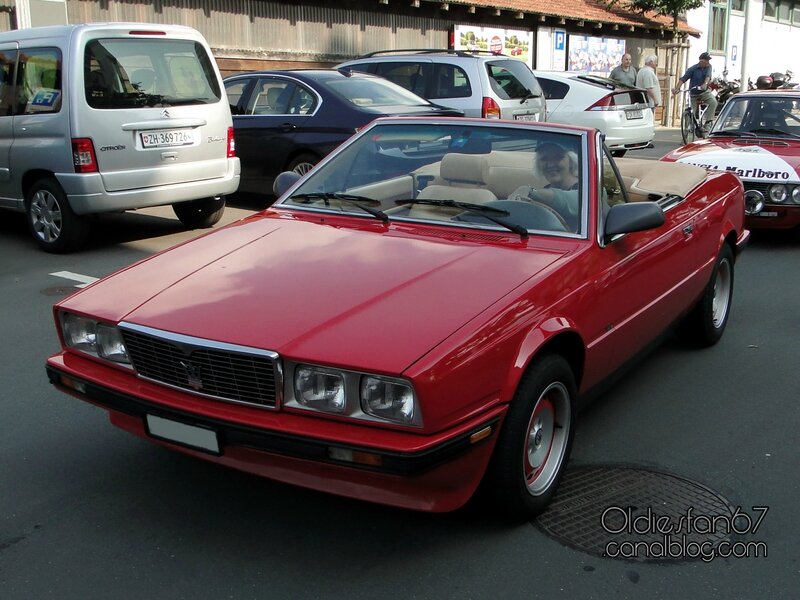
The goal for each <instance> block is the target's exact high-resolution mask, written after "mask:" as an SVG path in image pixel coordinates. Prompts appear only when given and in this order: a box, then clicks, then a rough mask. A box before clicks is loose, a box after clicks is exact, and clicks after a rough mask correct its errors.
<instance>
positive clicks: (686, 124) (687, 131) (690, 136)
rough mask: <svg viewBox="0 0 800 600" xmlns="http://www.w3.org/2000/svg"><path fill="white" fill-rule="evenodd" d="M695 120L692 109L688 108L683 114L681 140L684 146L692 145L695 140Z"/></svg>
mask: <svg viewBox="0 0 800 600" xmlns="http://www.w3.org/2000/svg"><path fill="white" fill-rule="evenodd" d="M695 133H696V132H695V128H694V119H693V118H692V109H690V108H687V109H686V110H684V111H683V112H682V113H681V138H682V139H683V143H684V144H690V143H691V142H693V141H694V138H695Z"/></svg>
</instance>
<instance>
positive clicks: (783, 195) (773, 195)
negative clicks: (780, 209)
mask: <svg viewBox="0 0 800 600" xmlns="http://www.w3.org/2000/svg"><path fill="white" fill-rule="evenodd" d="M788 197H789V190H787V189H786V186H785V185H783V184H782V183H781V184H778V185H771V186H770V188H769V199H770V200H771V201H772V202H778V203H780V202H786V199H787V198H788Z"/></svg>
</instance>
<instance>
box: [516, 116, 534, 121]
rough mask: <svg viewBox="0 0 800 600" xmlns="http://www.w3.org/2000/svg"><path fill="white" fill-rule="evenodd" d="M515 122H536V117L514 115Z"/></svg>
mask: <svg viewBox="0 0 800 600" xmlns="http://www.w3.org/2000/svg"><path fill="white" fill-rule="evenodd" d="M514 118H515V119H516V120H517V121H536V120H537V119H536V115H514Z"/></svg>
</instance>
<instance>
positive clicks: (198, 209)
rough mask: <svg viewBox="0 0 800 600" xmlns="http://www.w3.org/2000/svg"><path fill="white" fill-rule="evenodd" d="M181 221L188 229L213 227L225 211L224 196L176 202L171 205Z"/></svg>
mask: <svg viewBox="0 0 800 600" xmlns="http://www.w3.org/2000/svg"><path fill="white" fill-rule="evenodd" d="M172 210H173V211H175V216H177V217H178V218H179V219H180V220H181V223H183V224H184V225H186V227H188V228H189V229H206V228H208V227H213V226H214V225H215V224H216V223H218V222H219V220H220V219H221V218H222V213H224V212H225V198H224V197H222V196H219V197H214V198H201V199H200V200H190V201H189V202H176V203H175V204H173V205H172Z"/></svg>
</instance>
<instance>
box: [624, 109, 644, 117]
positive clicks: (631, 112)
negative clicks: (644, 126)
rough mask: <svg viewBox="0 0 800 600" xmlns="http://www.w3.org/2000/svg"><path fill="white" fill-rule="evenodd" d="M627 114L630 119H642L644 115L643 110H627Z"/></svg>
mask: <svg viewBox="0 0 800 600" xmlns="http://www.w3.org/2000/svg"><path fill="white" fill-rule="evenodd" d="M625 116H626V117H627V118H628V119H641V118H642V116H643V115H642V111H641V110H626V111H625Z"/></svg>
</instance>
